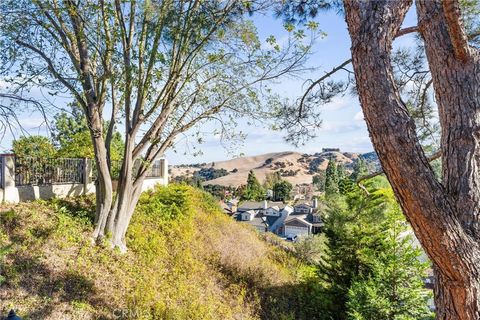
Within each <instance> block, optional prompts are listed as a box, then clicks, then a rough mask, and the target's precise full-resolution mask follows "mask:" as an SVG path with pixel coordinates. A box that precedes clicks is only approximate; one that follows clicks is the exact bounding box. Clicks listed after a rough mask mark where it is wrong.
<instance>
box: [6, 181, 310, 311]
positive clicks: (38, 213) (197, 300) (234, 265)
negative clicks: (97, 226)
mask: <svg viewBox="0 0 480 320" xmlns="http://www.w3.org/2000/svg"><path fill="white" fill-rule="evenodd" d="M92 211H95V209H94V201H93V198H92V197H86V198H79V199H70V200H53V201H51V202H47V201H37V202H32V203H23V204H18V205H13V204H4V205H2V206H0V301H1V303H0V318H1V317H2V315H6V314H7V312H8V311H9V308H15V309H16V310H17V312H18V314H19V315H20V316H21V317H22V318H24V319H43V320H53V319H71V320H93V319H105V320H109V319H112V320H113V319H120V318H121V319H192V320H197V319H198V320H209V319H211V320H216V319H313V318H314V317H315V316H316V315H318V314H319V312H320V311H319V307H318V306H319V303H318V299H317V298H316V296H315V295H314V294H313V293H314V292H316V291H315V287H314V286H315V285H316V284H317V283H318V279H316V278H314V279H313V278H312V279H313V280H310V278H309V277H310V274H311V277H315V274H314V273H311V272H310V271H309V270H311V267H309V266H307V265H305V264H303V263H302V262H300V261H299V260H297V259H295V258H294V257H293V256H292V255H291V254H289V253H287V252H285V251H284V250H282V249H279V248H278V247H274V246H272V245H270V244H268V243H267V242H266V241H263V240H264V239H263V237H266V235H265V236H261V235H260V234H259V233H258V232H256V231H254V230H253V229H252V228H250V227H249V226H247V225H245V224H239V223H237V222H235V221H234V220H233V219H231V218H230V217H228V216H226V215H225V214H224V213H223V212H222V211H221V209H220V207H219V206H218V204H217V202H216V200H214V199H213V197H211V196H210V195H208V194H206V193H203V192H200V191H198V190H197V189H194V188H191V187H186V186H175V185H171V186H169V187H160V188H158V189H157V190H156V191H151V192H147V193H144V194H143V195H142V198H141V200H140V203H139V205H138V207H137V209H136V213H135V215H134V216H133V220H132V224H131V225H130V228H129V231H128V236H127V238H128V239H127V244H128V248H129V250H128V252H127V253H126V254H125V255H121V254H119V253H117V252H116V251H112V250H110V249H108V248H103V247H101V246H94V245H92V243H91V240H90V235H91V234H92V229H93V223H92V219H91V218H92ZM270 237H273V236H272V235H271V236H270ZM272 241H273V240H272ZM284 245H285V246H286V245H287V244H284ZM309 272H310V273H309ZM317 291H318V288H317ZM122 312H123V313H122ZM122 314H123V316H121V315H122Z"/></svg>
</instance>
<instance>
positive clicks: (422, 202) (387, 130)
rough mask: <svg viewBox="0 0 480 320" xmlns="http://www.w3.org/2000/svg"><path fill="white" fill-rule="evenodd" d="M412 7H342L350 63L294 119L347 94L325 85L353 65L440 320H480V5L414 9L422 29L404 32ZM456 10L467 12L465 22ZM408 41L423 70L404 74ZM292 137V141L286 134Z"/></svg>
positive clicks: (425, 1)
mask: <svg viewBox="0 0 480 320" xmlns="http://www.w3.org/2000/svg"><path fill="white" fill-rule="evenodd" d="M295 3H298V4H299V7H298V8H295V11H297V12H299V13H300V14H301V15H303V16H306V15H308V13H315V12H312V11H310V12H305V11H303V12H302V10H303V9H305V8H306V6H305V1H295ZM322 3H323V1H319V2H317V3H316V4H317V6H316V8H317V9H318V8H319V6H320V7H321V4H322ZM411 7H412V1H411V0H407V1H404V0H380V1H353V0H346V1H344V12H345V18H346V22H347V25H348V31H349V35H350V38H351V42H352V46H351V54H352V59H348V60H346V61H345V62H343V63H342V64H340V65H339V66H338V67H336V68H334V69H332V71H331V72H329V73H327V74H326V75H325V76H322V77H321V78H319V79H317V80H316V81H314V82H313V83H312V85H311V86H310V87H309V88H307V92H306V93H305V95H304V96H303V97H302V98H301V99H300V101H299V110H298V109H297V112H298V117H299V118H301V119H304V118H308V117H307V116H306V115H305V114H304V113H305V112H309V111H312V110H313V109H314V104H318V103H328V102H329V101H330V100H331V99H332V97H333V96H335V94H337V93H339V92H344V90H345V87H346V86H345V85H342V84H341V83H340V84H337V85H334V84H332V82H331V81H328V80H327V79H329V77H331V76H332V75H333V74H335V73H336V72H337V71H339V70H347V73H348V74H349V75H350V74H351V71H350V70H348V69H347V68H345V67H346V66H347V65H348V64H350V63H351V64H352V65H353V73H354V75H355V85H356V87H355V92H356V93H357V94H358V96H359V98H360V103H361V107H362V110H363V114H364V118H365V120H366V123H367V127H368V130H369V133H370V137H371V140H372V143H373V146H374V148H375V151H376V152H377V154H378V157H379V159H380V163H381V165H382V168H383V171H384V172H385V174H386V176H387V178H388V180H389V181H390V183H391V185H392V187H393V190H394V192H395V195H396V197H397V199H398V201H399V202H400V205H401V207H402V209H403V212H404V214H405V215H406V217H407V219H408V221H409V222H410V223H411V225H412V227H413V230H414V232H415V235H416V237H417V238H418V239H419V241H420V243H421V244H422V246H423V248H424V250H425V251H426V253H427V254H428V256H429V257H430V259H431V260H432V262H433V269H434V274H435V304H436V315H437V318H438V319H479V318H480V280H479V279H480V245H479V240H480V239H479V238H480V205H479V203H480V202H479V198H480V187H479V185H478V183H477V181H478V176H479V175H480V164H479V161H478V155H479V153H480V150H479V144H478V139H477V135H478V127H479V125H478V123H479V119H480V117H479V112H480V111H479V110H480V108H478V106H479V104H480V96H479V92H480V90H479V85H480V81H478V79H479V77H480V71H479V70H480V68H479V66H480V54H479V52H478V41H479V40H480V37H479V36H480V32H479V27H478V25H479V22H480V19H479V15H478V13H479V7H478V1H458V0H416V1H415V7H416V14H417V21H419V25H418V26H411V27H405V28H401V26H402V23H403V22H404V18H405V15H406V14H407V12H408V10H409V9H411ZM462 7H463V8H465V9H467V10H465V11H464V12H462ZM472 12H474V14H472ZM462 17H463V18H465V19H462ZM462 20H465V21H466V22H467V23H466V24H463V21H462ZM465 28H467V29H468V33H467V31H466V29H465ZM412 32H418V33H419V34H420V36H421V37H420V39H419V41H421V46H420V52H421V53H424V54H425V55H426V61H423V60H422V59H421V58H415V57H414V58H413V60H411V61H408V65H409V66H413V67H412V68H409V69H410V72H404V70H405V68H404V67H405V65H406V64H405V63H403V62H404V61H405V60H404V59H400V60H398V59H397V58H398V57H399V56H398V55H397V54H396V53H394V52H392V44H393V41H394V40H395V38H396V37H399V36H402V35H405V34H407V33H412ZM397 67H400V68H397ZM399 69H400V71H398V70H399ZM412 71H413V72H412ZM402 73H403V74H402ZM412 79H414V80H413V81H411V80H412ZM422 79H423V80H422ZM417 80H418V81H417ZM415 83H416V84H415ZM410 84H413V86H414V87H417V89H416V90H413V91H412V92H411V93H413V94H408V92H405V90H406V89H407V88H408V87H410V88H411V87H412V86H410ZM317 88H318V89H319V90H318V92H316V91H315V89H317ZM407 91H408V89H407ZM432 91H433V92H432ZM430 93H432V95H434V96H435V101H433V102H429V100H430V99H429V96H430ZM425 110H427V111H429V112H431V111H433V112H434V113H437V112H438V115H439V121H438V128H439V130H438V135H439V136H440V139H439V142H438V149H439V153H438V154H440V155H441V162H442V163H441V169H442V175H441V179H438V178H437V177H436V176H435V172H434V170H433V169H432V167H431V166H430V164H429V159H430V158H434V157H427V154H428V153H429V150H428V149H429V148H424V147H425V140H424V139H425V134H424V133H425V132H426V131H430V129H431V128H430V126H429V123H431V120H432V119H431V118H429V117H428V116H424V111H425ZM419 115H420V117H419ZM297 123H298V122H297ZM425 130H426V131H425ZM302 132H305V130H304V129H302V128H300V130H298V133H300V134H302ZM292 137H295V132H292V133H290V134H289V138H290V139H293V138H292ZM439 180H440V181H439Z"/></svg>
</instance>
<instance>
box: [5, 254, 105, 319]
mask: <svg viewBox="0 0 480 320" xmlns="http://www.w3.org/2000/svg"><path fill="white" fill-rule="evenodd" d="M9 269H10V270H11V272H12V271H13V274H14V275H16V276H14V277H13V279H12V278H11V279H9V278H7V282H6V284H4V285H3V286H2V287H4V288H2V289H6V292H8V291H10V290H9V289H11V292H15V291H16V290H15V289H17V288H18V289H20V291H21V292H25V293H26V294H27V296H28V297H35V298H39V300H40V301H42V303H41V306H40V308H38V309H36V310H34V311H32V312H30V313H29V314H23V315H22V317H24V319H46V318H48V317H49V316H51V315H52V312H53V311H54V310H55V306H56V305H57V304H59V303H67V304H68V305H70V306H71V305H74V304H77V305H78V304H88V305H89V306H91V307H93V309H95V310H97V309H102V310H105V309H113V307H112V306H110V303H109V302H108V301H106V300H105V298H104V297H102V296H101V295H100V294H99V293H98V291H97V289H96V288H95V284H94V282H93V281H92V280H90V279H88V278H87V277H85V276H84V275H81V274H79V273H78V272H76V271H75V270H67V271H54V270H52V268H51V267H50V266H49V265H47V264H46V263H45V262H42V261H41V259H40V258H35V257H32V256H27V255H16V256H14V257H13V261H12V263H11V264H10V265H9ZM17 292H18V291H17ZM7 298H8V294H7ZM10 298H12V299H15V298H16V297H10ZM96 319H102V315H98V317H96ZM103 319H107V317H106V316H103Z"/></svg>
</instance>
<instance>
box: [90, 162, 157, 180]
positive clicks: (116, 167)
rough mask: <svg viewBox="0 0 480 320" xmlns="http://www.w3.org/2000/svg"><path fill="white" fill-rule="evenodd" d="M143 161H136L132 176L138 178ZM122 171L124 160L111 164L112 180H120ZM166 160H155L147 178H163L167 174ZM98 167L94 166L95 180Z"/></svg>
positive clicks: (93, 174) (93, 175)
mask: <svg viewBox="0 0 480 320" xmlns="http://www.w3.org/2000/svg"><path fill="white" fill-rule="evenodd" d="M141 161H142V160H140V159H139V160H137V161H135V164H134V165H133V170H132V171H133V172H132V175H133V176H136V175H137V174H138V170H139V169H140V165H141ZM121 169H122V160H112V161H111V162H110V175H111V176H112V179H114V180H116V179H118V177H119V175H120V170H121ZM164 170H165V168H164V160H163V159H159V160H155V161H154V162H153V164H152V165H151V166H150V168H149V169H148V170H147V174H146V177H148V178H160V177H163V176H164V174H165V172H164ZM97 174H98V173H97V166H96V164H95V163H93V164H92V177H93V180H95V179H96V178H97Z"/></svg>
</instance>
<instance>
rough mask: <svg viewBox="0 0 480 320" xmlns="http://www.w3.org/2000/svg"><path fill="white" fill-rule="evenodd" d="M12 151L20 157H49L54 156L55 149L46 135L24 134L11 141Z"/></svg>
mask: <svg viewBox="0 0 480 320" xmlns="http://www.w3.org/2000/svg"><path fill="white" fill-rule="evenodd" d="M12 152H13V153H14V154H15V155H16V156H17V157H20V158H43V159H50V158H53V157H55V155H56V153H57V150H55V147H54V146H53V144H52V142H51V141H50V140H49V139H48V138H47V137H44V136H24V137H20V138H19V139H17V140H15V141H13V143H12Z"/></svg>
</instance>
